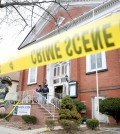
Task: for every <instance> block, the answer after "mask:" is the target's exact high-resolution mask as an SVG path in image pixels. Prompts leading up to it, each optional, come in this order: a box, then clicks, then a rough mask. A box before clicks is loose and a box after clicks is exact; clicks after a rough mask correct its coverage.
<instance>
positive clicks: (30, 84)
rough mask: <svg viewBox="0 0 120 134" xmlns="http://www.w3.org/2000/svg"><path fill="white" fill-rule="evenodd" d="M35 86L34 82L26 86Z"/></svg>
mask: <svg viewBox="0 0 120 134" xmlns="http://www.w3.org/2000/svg"><path fill="white" fill-rule="evenodd" d="M36 84H37V82H35V83H29V84H27V86H32V85H36Z"/></svg>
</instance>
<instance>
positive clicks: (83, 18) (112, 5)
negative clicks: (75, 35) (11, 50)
mask: <svg viewBox="0 0 120 134" xmlns="http://www.w3.org/2000/svg"><path fill="white" fill-rule="evenodd" d="M95 1H96V0H89V2H88V1H87V2H88V3H89V4H86V0H74V2H73V0H69V5H67V6H68V7H74V6H80V7H83V5H85V6H93V5H94V6H95V8H94V9H92V10H90V11H88V12H86V13H84V14H83V15H80V16H78V17H77V18H75V19H74V21H69V22H67V23H65V24H64V25H63V26H60V27H59V31H58V29H54V30H52V31H51V32H48V33H47V34H46V35H44V36H41V37H40V38H39V39H35V37H36V34H37V33H38V32H39V31H42V29H43V27H44V26H45V25H46V24H47V23H48V21H46V20H44V19H43V18H40V19H39V21H38V22H37V23H36V25H35V26H34V27H33V28H32V30H31V31H30V32H29V34H28V35H27V36H26V38H25V39H24V41H23V42H22V43H21V45H20V46H19V48H18V49H21V48H24V47H26V46H28V45H32V44H34V43H35V42H39V41H41V40H44V39H46V38H49V37H52V36H54V35H56V34H58V33H61V32H63V31H64V29H65V28H67V30H68V29H71V28H73V27H75V26H80V25H83V24H86V23H89V22H91V21H93V19H98V18H100V17H103V16H106V15H108V14H110V11H114V10H116V5H117V4H118V3H120V2H119V1H113V0H111V1H108V2H104V0H97V2H95ZM60 2H61V3H62V4H63V5H65V3H66V2H65V0H61V1H60ZM81 2H82V3H81ZM103 2H104V3H103ZM72 3H73V4H72ZM78 3H79V4H78ZM91 3H92V4H91ZM100 3H102V4H101V5H99V4H100ZM67 4H68V3H67ZM81 4H82V5H81ZM96 6H97V7H96ZM58 8H60V5H58V4H56V3H52V4H51V5H50V6H49V7H48V9H47V11H49V12H50V13H51V14H52V15H55V13H56V11H57V10H58ZM103 9H104V10H103ZM118 9H119V7H118ZM93 14H94V17H93ZM43 16H44V17H48V14H47V13H46V12H45V13H44V15H43ZM49 19H50V16H49ZM34 39H35V40H34Z"/></svg>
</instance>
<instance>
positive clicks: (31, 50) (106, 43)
mask: <svg viewBox="0 0 120 134" xmlns="http://www.w3.org/2000/svg"><path fill="white" fill-rule="evenodd" d="M117 48H120V13H115V14H113V15H111V16H108V17H105V18H103V19H100V20H96V21H94V22H91V23H89V24H87V25H84V26H81V27H79V28H74V29H71V30H69V31H67V32H64V33H61V34H59V35H56V36H54V37H51V38H49V39H46V40H44V41H41V42H38V43H35V44H34V45H32V46H30V47H27V48H24V49H22V50H20V51H18V52H17V53H16V54H15V55H13V56H11V57H12V58H11V57H10V59H8V60H7V59H6V61H3V63H1V65H0V74H5V73H8V72H15V71H19V70H23V69H27V68H30V67H34V66H42V65H46V64H49V63H55V62H60V61H64V60H68V59H69V60H70V59H74V58H78V57H83V56H86V55H88V54H94V53H96V52H101V51H108V50H113V49H117Z"/></svg>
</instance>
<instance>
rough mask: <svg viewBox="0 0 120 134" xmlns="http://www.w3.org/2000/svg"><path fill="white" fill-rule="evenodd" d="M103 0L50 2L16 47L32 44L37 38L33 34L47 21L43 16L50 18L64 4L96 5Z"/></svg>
mask: <svg viewBox="0 0 120 134" xmlns="http://www.w3.org/2000/svg"><path fill="white" fill-rule="evenodd" d="M104 1H105V0H97V1H96V0H87V1H86V0H68V1H67V2H66V1H65V0H61V1H60V4H61V6H62V7H61V6H60V5H59V4H56V3H51V4H50V5H49V6H48V8H47V12H44V14H43V15H42V17H41V18H40V19H39V20H38V22H37V23H36V24H35V25H34V27H33V28H32V29H31V30H30V32H29V33H28V35H27V36H26V37H25V39H24V40H23V42H22V43H21V44H20V46H19V47H18V49H21V48H24V47H26V46H29V45H32V44H34V43H35V42H36V41H37V40H35V39H34V36H36V35H37V33H38V32H39V31H40V30H41V29H42V28H43V27H44V25H46V23H48V22H49V21H46V20H45V19H44V18H47V17H48V16H49V17H48V18H49V19H50V18H51V15H53V16H54V15H55V13H56V11H57V9H58V8H60V7H61V8H65V6H68V7H72V6H74V7H75V6H79V7H82V6H91V5H92V6H97V5H99V4H101V3H103V2H104ZM48 12H50V14H51V15H50V14H49V15H48Z"/></svg>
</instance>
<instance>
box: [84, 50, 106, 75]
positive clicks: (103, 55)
mask: <svg viewBox="0 0 120 134" xmlns="http://www.w3.org/2000/svg"><path fill="white" fill-rule="evenodd" d="M101 55H102V67H101V68H97V70H98V71H100V70H105V69H107V65H106V53H105V52H101ZM95 71H96V69H91V55H87V56H86V73H91V72H95Z"/></svg>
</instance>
